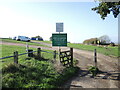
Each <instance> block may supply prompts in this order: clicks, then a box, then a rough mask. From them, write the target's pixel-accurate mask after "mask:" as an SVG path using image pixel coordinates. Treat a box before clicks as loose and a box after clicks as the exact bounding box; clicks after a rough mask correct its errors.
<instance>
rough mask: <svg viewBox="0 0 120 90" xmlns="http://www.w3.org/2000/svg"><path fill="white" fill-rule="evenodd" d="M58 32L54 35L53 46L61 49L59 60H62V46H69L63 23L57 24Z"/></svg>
mask: <svg viewBox="0 0 120 90" xmlns="http://www.w3.org/2000/svg"><path fill="white" fill-rule="evenodd" d="M56 32H59V33H55V34H52V46H58V47H59V48H58V49H59V50H58V51H59V60H60V46H67V34H66V33H60V32H63V23H56Z"/></svg>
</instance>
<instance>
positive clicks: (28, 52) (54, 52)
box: [0, 48, 58, 64]
mask: <svg viewBox="0 0 120 90" xmlns="http://www.w3.org/2000/svg"><path fill="white" fill-rule="evenodd" d="M34 52H37V57H38V58H39V59H40V58H41V52H46V53H51V54H53V58H54V60H56V55H57V54H58V53H57V52H56V50H55V51H53V52H50V51H44V50H41V48H37V51H33V50H32V49H28V50H27V52H26V53H21V54H18V51H15V52H14V53H13V55H12V56H6V57H2V58H0V60H2V59H7V58H11V57H14V63H17V64H18V56H22V55H25V54H28V57H33V56H34V55H33V53H34Z"/></svg>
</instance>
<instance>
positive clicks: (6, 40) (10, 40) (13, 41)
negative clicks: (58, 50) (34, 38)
mask: <svg viewBox="0 0 120 90" xmlns="http://www.w3.org/2000/svg"><path fill="white" fill-rule="evenodd" d="M0 41H2V42H10V43H21V44H26V42H25V41H16V40H12V39H6V38H5V39H0ZM27 43H28V45H35V46H43V47H49V46H47V45H42V44H38V43H33V42H27Z"/></svg>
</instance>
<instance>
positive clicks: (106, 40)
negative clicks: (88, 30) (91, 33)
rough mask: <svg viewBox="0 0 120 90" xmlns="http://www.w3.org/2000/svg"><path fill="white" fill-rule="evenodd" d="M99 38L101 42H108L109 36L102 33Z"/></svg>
mask: <svg viewBox="0 0 120 90" xmlns="http://www.w3.org/2000/svg"><path fill="white" fill-rule="evenodd" d="M99 40H100V43H101V44H107V43H110V38H109V36H107V35H103V36H101V37H99Z"/></svg>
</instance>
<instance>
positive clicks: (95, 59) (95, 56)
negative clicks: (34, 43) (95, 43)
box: [94, 49, 97, 68]
mask: <svg viewBox="0 0 120 90" xmlns="http://www.w3.org/2000/svg"><path fill="white" fill-rule="evenodd" d="M94 62H95V67H96V68H97V52H96V49H94Z"/></svg>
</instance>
